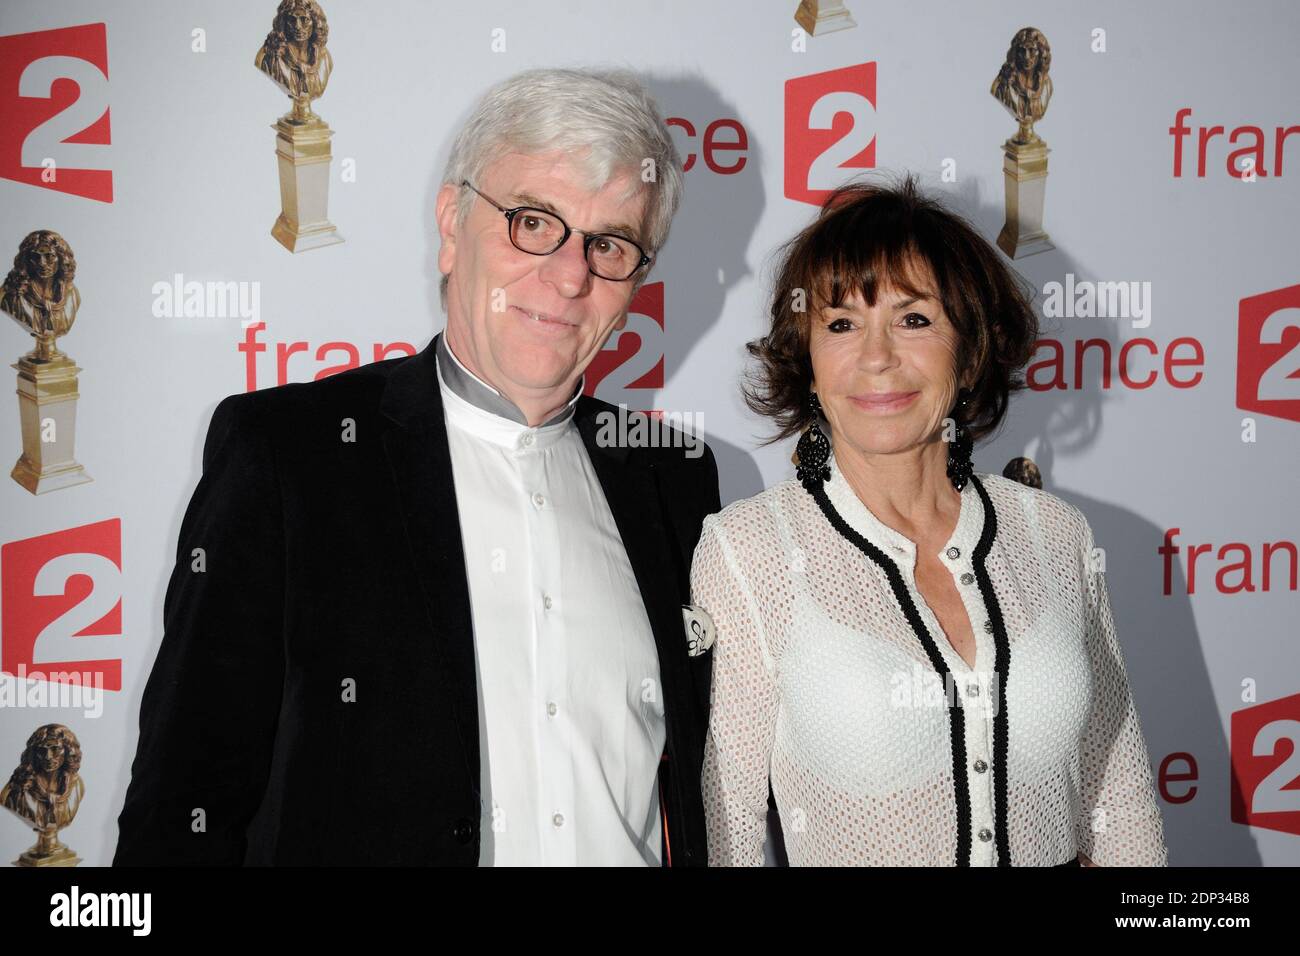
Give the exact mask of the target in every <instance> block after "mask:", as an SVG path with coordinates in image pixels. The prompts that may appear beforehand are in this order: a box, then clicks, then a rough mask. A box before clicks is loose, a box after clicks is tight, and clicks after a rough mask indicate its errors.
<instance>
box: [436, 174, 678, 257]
mask: <svg viewBox="0 0 1300 956" xmlns="http://www.w3.org/2000/svg"><path fill="white" fill-rule="evenodd" d="M460 184H461V185H462V186H468V187H469V188H470V189H473V190H474V192H476V193H478V194H479V195H480V196H482V197H483V199H485V200H486V201H487V202H489V203H491V204H492V205H493V206H495V207H496V208H497V209H498V210H500V212H501V214H502V215H504V216H505V217H506V235H507V236H509V237H510V244H511V245H512V246H514V247H515V248H516V249H519V251H520V252H526V253H528V255H530V256H551V255H554V254H555V253H557V252H559V251H560V250H561V249H563V248H564V244H565V243H566V242H568V241H569V236H571V235H573V234H574V233H575V232H576V233H578V234H579V235H581V236H582V257H583V258H584V259H586V260H587V271H588V272H590V273H591V274H592V275H594V276H596V277H597V278H598V279H604V280H606V281H607V282H627V281H628V280H629V279H631V278H632V277H633V276H635V275H636V274H637V273H638V272H639V271H641V269H642V267H644V266H645V265H646V264H647V263H649V262H653V261H654V256H652V255H649V254H647V253H646V251H645V250H644V249H642V248H641V244H640V243H639V242H635V241H633V240H631V239H629V238H628V237H627V236H620V235H616V234H615V233H612V232H586V231H585V230H582V229H574V228H572V227H570V225H569V224H568V223H567V222H565V221H564V220H563V219H561V218H560V216H559V215H558V214H557V213H554V212H551V211H550V210H549V209H538V208H537V207H536V206H515V207H514V208H513V209H507V208H506V207H505V206H503V205H501V204H500V203H499V202H497V201H496V200H495V199H493V198H492V197H490V196H486V195H484V194H483V193H482V192H480V191H479V189H478V188H477V187H476V186H474V185H473V184H472V183H471V182H470V181H469V180H468V179H462V180H461V181H460ZM521 212H538V213H541V214H542V215H543V216H549V217H550V218H551V219H555V220H557V221H558V222H559V224H560V225H561V226H563V227H564V236H563V237H562V238H561V239H560V241H559V242H558V243H556V245H555V248H554V249H552V250H551V251H550V252H533V251H531V250H529V249H521V248H520V246H519V243H517V242H515V229H514V225H515V216H517V215H519V214H520V213H521ZM605 238H608V239H618V240H619V241H621V242H626V243H628V244H629V245H631V246H632V248H634V249H635V250H636V251H637V252H639V253H641V259H640V261H639V262H637V264H636V265H635V266H633V267H632V271H631V272H629V273H628V274H627V275H625V276H624V277H623V278H621V279H612V278H610V277H609V276H604V275H601V274H600V273H599V272H597V271H596V270H595V269H594V268H592V265H591V257H590V256H591V244H592V243H593V242H595V241H596V240H597V239H605Z"/></svg>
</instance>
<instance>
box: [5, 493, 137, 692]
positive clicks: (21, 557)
mask: <svg viewBox="0 0 1300 956" xmlns="http://www.w3.org/2000/svg"><path fill="white" fill-rule="evenodd" d="M0 600H2V601H3V602H4V603H3V606H2V608H0V629H2V633H3V638H2V639H0V667H2V668H3V670H4V671H6V672H7V673H10V674H16V673H17V672H18V667H19V665H22V666H24V667H25V668H26V670H27V671H28V672H29V673H30V672H32V671H45V670H60V671H71V670H80V671H91V672H98V673H99V674H100V675H101V677H102V680H103V685H102V686H103V687H104V688H105V689H106V690H121V689H122V661H121V657H120V654H121V634H122V521H121V519H120V518H110V519H109V520H107V521H100V522H97V523H95V524H88V525H83V526H82V527H80V528H68V529H66V530H64V531H55V532H53V533H51V534H45V535H40V536H38V537H35V538H27V539H25V540H22V541H10V542H8V543H7V544H5V545H4V546H3V547H0Z"/></svg>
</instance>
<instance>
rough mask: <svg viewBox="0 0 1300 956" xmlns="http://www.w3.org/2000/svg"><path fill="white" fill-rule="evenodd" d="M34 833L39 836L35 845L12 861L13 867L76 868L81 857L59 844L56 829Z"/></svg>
mask: <svg viewBox="0 0 1300 956" xmlns="http://www.w3.org/2000/svg"><path fill="white" fill-rule="evenodd" d="M36 832H37V833H38V834H39V837H38V838H37V840H36V845H35V846H33V847H32V848H31V849H29V850H24V851H23V853H22V854H20V855H19V857H18V859H16V860H14V866H76V865H77V864H78V863H80V862H81V857H79V856H77V854H75V853H73V852H72V850H71V849H70V848H69V847H67V846H65V845H64V844H62V843H60V842H59V837H58V833H59V831H58V829H57V828H55V827H51V828H49V829H48V830H37V831H36Z"/></svg>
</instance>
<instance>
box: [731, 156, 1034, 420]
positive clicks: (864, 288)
mask: <svg viewBox="0 0 1300 956" xmlns="http://www.w3.org/2000/svg"><path fill="white" fill-rule="evenodd" d="M778 255H779V257H780V263H779V267H778V272H777V277H776V283H775V288H774V290H773V293H772V305H771V314H772V328H771V331H770V332H768V334H767V335H766V336H764V337H763V338H761V339H756V340H755V341H753V342H748V343H746V346H745V347H746V348H747V349H748V350H749V353H750V354H751V355H752V356H754V357H755V358H757V359H758V364H759V367H758V370H757V372H756V373H752V374H751V375H750V376H749V377H748V380H747V381H746V383H745V384H744V386H743V387H742V389H743V392H744V396H745V403H746V404H747V405H748V406H749V407H750V408H751V409H752V410H753V411H754V412H756V413H757V414H760V415H764V416H766V417H768V418H772V419H774V420H775V422H776V423H777V426H778V428H779V431H778V432H777V433H776V434H775V435H774V436H772V437H771V438H769V439H767V440H766V441H764V442H763V444H764V445H770V444H771V443H772V442H776V441H780V440H781V439H783V438H788V437H790V436H791V435H794V434H796V433H798V432H800V431H802V430H803V429H805V428H807V427H808V426H809V425H811V424H812V415H811V413H810V411H809V408H808V393H809V386H810V385H811V383H812V362H811V360H810V359H809V357H808V341H809V335H810V324H811V322H812V320H813V319H814V318H815V317H816V316H817V315H818V314H819V313H820V311H821V310H822V309H825V308H837V307H839V306H841V305H843V303H844V301H845V300H846V299H847V298H849V297H850V295H851V294H852V293H853V291H854V290H856V291H857V292H858V294H859V295H860V296H861V297H862V300H863V301H864V302H865V303H866V304H867V305H868V306H874V305H875V304H876V294H877V292H878V290H879V289H880V288H881V287H882V285H892V286H893V287H894V288H895V289H898V290H900V291H903V292H906V293H907V294H908V295H921V294H926V293H931V294H934V295H936V296H937V297H938V299H939V302H940V303H941V304H942V306H943V310H944V312H945V313H946V314H947V316H948V319H949V320H950V321H951V322H952V324H953V326H954V328H955V329H956V333H957V343H956V372H957V377H958V381H959V382H961V381H966V382H968V383H969V386H968V387H969V388H970V390H971V397H970V404H969V405H968V406H967V407H966V413H965V422H966V427H967V429H968V430H969V431H970V435H971V438H972V440H974V441H979V440H980V439H981V438H984V437H985V436H986V435H988V434H990V433H991V432H993V431H995V430H996V429H997V427H998V426H999V425H1000V424H1001V422H1002V419H1003V417H1004V416H1005V415H1006V411H1007V403H1008V400H1009V399H1010V396H1011V393H1012V392H1015V391H1018V390H1019V389H1022V388H1024V387H1025V382H1024V378H1023V376H1022V374H1021V371H1022V370H1023V368H1024V367H1025V365H1026V364H1027V363H1028V362H1029V358H1030V356H1031V355H1032V354H1033V351H1034V343H1035V341H1036V340H1037V339H1038V317H1037V315H1036V314H1035V312H1034V308H1033V294H1034V293H1033V290H1032V288H1028V287H1025V286H1023V285H1022V284H1021V282H1022V281H1023V280H1018V277H1017V276H1016V275H1015V273H1013V272H1012V270H1011V269H1010V268H1008V267H1007V265H1006V264H1005V263H1004V262H1003V259H1002V255H1001V253H999V252H998V250H996V249H994V248H993V247H992V246H990V245H989V244H988V242H986V241H985V240H984V238H983V237H982V236H980V234H979V232H978V231H976V229H975V228H974V227H973V226H972V225H971V224H970V223H969V222H967V221H966V220H965V219H964V218H962V217H961V216H959V215H957V214H956V213H953V212H950V211H949V210H948V209H946V208H945V207H944V206H943V205H942V204H940V203H939V202H938V201H937V200H934V199H931V198H929V197H926V196H924V195H922V194H921V193H920V192H919V190H918V187H917V184H916V181H915V179H914V178H913V177H912V176H911V175H910V174H909V175H906V176H905V177H904V178H903V179H902V181H901V182H900V183H899V184H898V185H897V186H890V185H887V184H882V183H871V182H853V183H848V184H846V185H844V186H841V187H840V188H839V189H837V190H835V191H834V192H833V193H832V194H831V196H830V198H828V199H827V200H826V202H825V204H824V205H823V206H822V209H821V212H820V213H819V214H818V216H817V219H816V220H815V221H814V222H813V223H812V224H811V225H809V226H808V227H807V228H805V229H804V230H803V231H802V232H800V233H799V234H798V235H796V236H795V237H794V238H793V239H791V240H790V241H789V242H787V243H785V245H783V246H782V247H781V249H780V250H779V252H778ZM918 263H921V264H924V265H927V266H928V267H929V271H930V273H931V274H932V275H933V277H934V282H935V284H936V285H937V290H927V289H918V288H917V287H916V285H915V284H914V283H915V282H916V281H919V280H920V277H921V275H922V274H923V273H918V271H917V270H916V268H915V267H916V265H917V264H918Z"/></svg>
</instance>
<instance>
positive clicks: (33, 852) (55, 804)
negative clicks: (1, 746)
mask: <svg viewBox="0 0 1300 956" xmlns="http://www.w3.org/2000/svg"><path fill="white" fill-rule="evenodd" d="M80 769H81V744H80V743H78V742H77V735H76V734H74V733H73V732H72V731H71V730H70V729H69V728H67V727H65V726H63V725H62V724H45V725H44V726H41V727H37V728H36V730H35V731H34V732H33V733H32V735H31V736H30V737H28V738H27V746H26V747H24V748H23V755H22V759H21V761H20V762H19V764H18V768H17V769H16V770H14V772H13V773H12V774H10V775H9V782H8V783H7V784H5V785H4V788H3V789H0V805H3V806H4V808H5V809H6V810H9V811H10V812H12V813H15V814H17V815H18V816H20V817H22V818H23V819H24V820H25V821H27V823H28V825H29V826H31V827H32V829H34V830H36V831H37V832H38V833H39V834H40V837H39V839H38V840H37V841H36V845H35V846H34V847H32V848H31V849H30V850H28V851H27V852H25V853H23V854H22V856H21V857H20V859H19V860H18V863H19V865H21V866H49V865H61V866H68V865H75V864H76V863H77V862H79V858H78V857H77V855H76V854H75V853H73V852H72V851H71V850H69V849H68V848H67V847H66V846H64V845H63V844H62V843H60V842H59V840H58V833H59V831H60V830H62V829H63V828H64V827H66V826H67V825H68V824H70V823H71V822H72V819H73V817H75V816H76V815H77V808H78V807H79V806H81V798H82V797H83V796H84V795H85V792H86V785H85V784H84V783H82V782H81V775H80V773H79V772H78V771H80Z"/></svg>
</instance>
